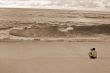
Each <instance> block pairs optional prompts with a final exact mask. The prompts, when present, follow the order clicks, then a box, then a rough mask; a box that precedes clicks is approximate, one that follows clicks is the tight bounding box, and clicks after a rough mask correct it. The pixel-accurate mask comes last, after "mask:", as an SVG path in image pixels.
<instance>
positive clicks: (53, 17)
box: [0, 8, 110, 39]
mask: <svg viewBox="0 0 110 73" xmlns="http://www.w3.org/2000/svg"><path fill="white" fill-rule="evenodd" d="M109 20H110V12H104V11H80V10H55V9H54V10H51V9H19V8H18V9H11V8H10V9H8V8H7V9H0V34H1V36H0V39H7V38H8V39H10V38H12V37H13V36H16V37H25V38H27V37H31V38H37V37H42V38H44V37H47V38H49V37H52V38H75V37H103V36H104V38H105V37H106V36H107V38H108V37H109V35H110V31H109V29H110V21H109ZM3 37H4V38H3ZM12 39H13V38H12Z"/></svg>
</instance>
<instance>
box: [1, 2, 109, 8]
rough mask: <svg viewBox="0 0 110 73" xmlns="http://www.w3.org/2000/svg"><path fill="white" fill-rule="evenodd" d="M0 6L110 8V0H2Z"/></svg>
mask: <svg viewBox="0 0 110 73" xmlns="http://www.w3.org/2000/svg"><path fill="white" fill-rule="evenodd" d="M0 7H11V8H16V7H17V8H18V7H19V8H22V7H23V8H51V9H53V8H55V9H60V8H61V9H62V8H63V9H78V8H79V9H110V0H0Z"/></svg>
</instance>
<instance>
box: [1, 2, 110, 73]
mask: <svg viewBox="0 0 110 73" xmlns="http://www.w3.org/2000/svg"><path fill="white" fill-rule="evenodd" d="M7 1H8V0H7ZM16 1H17V0H16ZM59 1H62V0H59ZM79 1H80V0H79ZM103 1H104V0H103ZM106 1H107V0H106ZM41 2H43V1H41ZM64 2H65V4H66V3H67V2H69V1H67V0H66V1H64ZM69 3H71V2H69ZM42 4H45V3H42ZM0 6H1V4H0ZM62 6H63V5H62ZM90 6H91V5H90ZM109 20H110V11H109V10H108V11H107V10H102V11H98V10H83V9H82V10H79V9H76V10H75V9H58V8H57V9H56V8H53V9H48V8H44V9H41V8H16V7H15V8H14V7H13V8H0V73H109V72H110V49H109V48H110V21H109ZM92 48H95V49H96V51H97V58H96V59H91V58H89V55H88V53H89V52H90V50H91V49H92Z"/></svg>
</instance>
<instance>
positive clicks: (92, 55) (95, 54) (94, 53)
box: [89, 48, 97, 59]
mask: <svg viewBox="0 0 110 73" xmlns="http://www.w3.org/2000/svg"><path fill="white" fill-rule="evenodd" d="M90 50H91V52H89V57H90V58H91V59H96V58H97V52H96V51H95V48H92V49H90Z"/></svg>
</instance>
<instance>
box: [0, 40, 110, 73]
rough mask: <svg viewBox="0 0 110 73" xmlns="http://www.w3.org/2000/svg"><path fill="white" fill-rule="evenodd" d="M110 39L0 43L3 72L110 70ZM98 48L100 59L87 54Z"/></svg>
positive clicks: (95, 72) (0, 69)
mask: <svg viewBox="0 0 110 73" xmlns="http://www.w3.org/2000/svg"><path fill="white" fill-rule="evenodd" d="M109 44H110V42H0V73H110V45H109ZM93 47H95V48H96V50H97V52H98V59H95V60H92V59H89V57H88V52H89V50H90V48H93Z"/></svg>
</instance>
